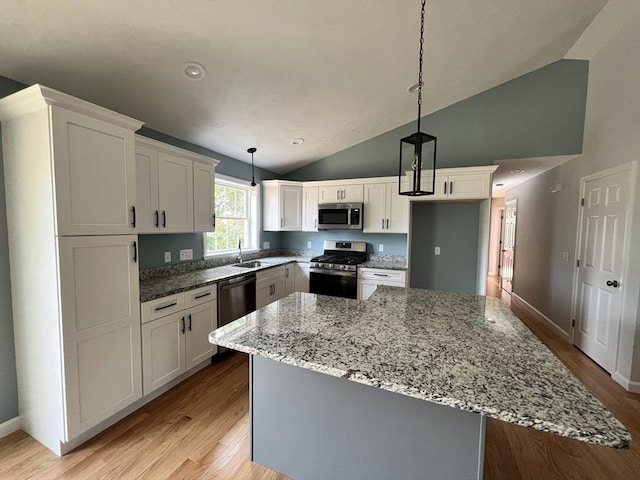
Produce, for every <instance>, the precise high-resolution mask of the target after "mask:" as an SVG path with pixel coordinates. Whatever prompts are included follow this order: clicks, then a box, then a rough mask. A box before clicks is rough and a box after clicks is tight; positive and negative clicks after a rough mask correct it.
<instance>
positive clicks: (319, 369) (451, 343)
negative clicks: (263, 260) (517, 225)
mask: <svg viewBox="0 0 640 480" xmlns="http://www.w3.org/2000/svg"><path fill="white" fill-rule="evenodd" d="M209 341H210V342H212V343H214V344H217V345H221V346H224V347H227V348H231V349H235V350H239V351H241V352H245V353H248V354H250V355H251V361H250V364H251V370H252V371H251V397H250V398H251V429H252V431H251V435H252V442H253V446H252V452H253V453H252V458H253V460H255V461H256V462H258V463H261V464H264V465H266V466H268V467H270V468H272V469H274V470H277V471H280V472H282V473H284V474H287V475H290V476H292V477H293V478H294V479H296V480H304V479H313V480H316V479H318V480H320V479H322V480H329V479H357V478H367V479H371V480H374V479H389V478H393V479H396V478H397V479H403V480H404V479H411V478H420V479H428V478H434V479H447V478H455V479H467V478H469V479H471V478H481V476H482V459H483V444H484V419H485V418H486V417H491V418H494V419H497V420H501V421H505V422H510V423H515V424H517V425H522V426H525V427H529V428H534V429H537V430H541V431H544V432H549V433H550V434H555V435H561V436H564V437H569V438H573V439H575V440H579V441H583V442H588V443H594V444H597V445H602V446H603V448H605V447H613V448H626V447H628V445H629V441H630V440H631V436H630V435H629V432H628V431H627V430H626V429H625V428H624V426H623V425H622V424H621V423H620V422H618V421H617V420H616V419H615V418H614V417H613V416H612V415H611V413H610V412H608V411H607V410H606V409H605V408H604V407H603V405H602V404H601V403H600V402H599V401H598V400H597V399H596V398H594V397H593V395H591V394H590V393H589V391H588V390H587V389H586V388H585V387H584V385H582V384H581V383H580V382H579V381H578V380H577V379H576V378H575V377H574V376H573V374H572V373H571V372H570V371H569V370H568V369H567V368H566V367H565V366H564V365H563V364H562V362H560V361H559V360H558V359H557V358H556V357H555V355H553V353H552V352H550V351H549V349H547V347H545V346H544V345H543V344H542V343H541V342H540V341H539V340H538V338H537V337H536V336H535V335H534V334H533V333H532V332H531V331H530V330H529V329H528V328H527V327H526V326H525V325H524V324H523V323H522V322H521V321H520V320H519V319H518V318H517V317H515V316H514V315H513V313H512V312H511V311H510V310H509V308H508V306H506V305H504V304H503V303H501V302H500V301H499V300H498V299H493V298H486V297H481V296H475V295H463V294H455V293H449V292H437V291H432V290H421V289H413V288H407V289H404V288H394V287H385V286H382V287H378V289H377V290H376V292H375V293H374V294H373V295H372V296H371V297H370V298H369V299H368V300H364V301H360V300H352V299H344V298H336V297H328V296H322V295H314V294H308V293H294V294H291V295H289V296H288V297H286V298H284V299H282V300H279V301H277V302H274V303H272V304H270V305H267V306H266V307H264V308H262V309H260V310H258V311H256V312H253V313H251V314H249V315H247V316H245V317H242V318H239V319H238V320H236V321H234V322H232V323H230V324H228V325H225V326H224V327H222V328H220V329H218V330H215V331H214V332H212V333H211V334H210V335H209Z"/></svg>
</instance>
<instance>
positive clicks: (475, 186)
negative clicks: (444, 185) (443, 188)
mask: <svg viewBox="0 0 640 480" xmlns="http://www.w3.org/2000/svg"><path fill="white" fill-rule="evenodd" d="M490 187H491V178H490V176H489V175H486V174H474V175H449V198H489V194H490V192H489V189H490Z"/></svg>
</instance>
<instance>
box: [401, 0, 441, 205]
mask: <svg viewBox="0 0 640 480" xmlns="http://www.w3.org/2000/svg"><path fill="white" fill-rule="evenodd" d="M425 3H426V0H422V10H421V13H420V63H419V73H418V84H417V86H418V131H417V132H416V133H414V134H412V135H409V136H408V137H405V138H403V139H401V140H400V170H399V172H398V193H399V194H400V195H409V196H412V197H417V196H421V195H433V194H434V192H435V186H436V145H437V139H436V137H434V136H433V135H429V134H428V133H423V132H421V131H420V115H421V113H422V86H423V82H422V63H423V56H424V10H425ZM405 175H406V176H405Z"/></svg>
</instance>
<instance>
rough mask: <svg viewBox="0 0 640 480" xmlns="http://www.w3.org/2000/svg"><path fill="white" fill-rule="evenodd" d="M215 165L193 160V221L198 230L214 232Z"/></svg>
mask: <svg viewBox="0 0 640 480" xmlns="http://www.w3.org/2000/svg"><path fill="white" fill-rule="evenodd" d="M214 189H215V170H214V167H213V165H207V164H204V163H199V162H193V217H194V218H193V221H194V225H195V231H196V232H213V231H214V227H213V214H214V213H215V193H214Z"/></svg>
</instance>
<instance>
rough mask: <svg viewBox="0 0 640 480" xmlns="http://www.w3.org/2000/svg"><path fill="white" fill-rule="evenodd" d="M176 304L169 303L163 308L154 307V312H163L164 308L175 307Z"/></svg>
mask: <svg viewBox="0 0 640 480" xmlns="http://www.w3.org/2000/svg"><path fill="white" fill-rule="evenodd" d="M177 304H178V302H173V303H170V304H169V305H165V306H164V307H156V308H155V311H156V312H158V311H160V310H164V309H165V308H171V307H175V306H176V305H177Z"/></svg>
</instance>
